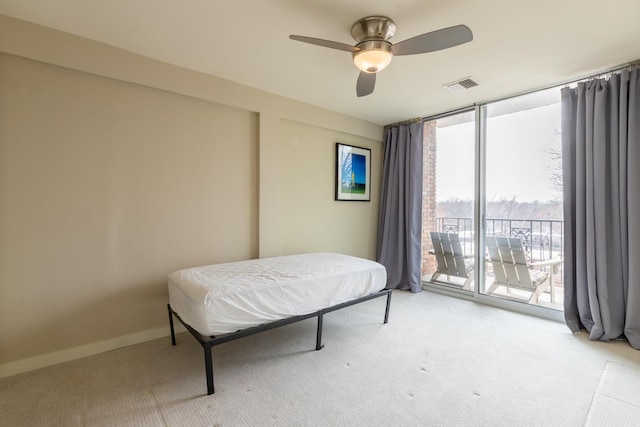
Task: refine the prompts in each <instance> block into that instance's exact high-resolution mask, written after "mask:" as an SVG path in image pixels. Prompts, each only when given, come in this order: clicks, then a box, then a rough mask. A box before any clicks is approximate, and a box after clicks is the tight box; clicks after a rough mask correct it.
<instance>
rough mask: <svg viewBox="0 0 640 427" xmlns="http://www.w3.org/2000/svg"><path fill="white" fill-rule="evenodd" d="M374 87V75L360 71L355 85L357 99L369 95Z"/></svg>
mask: <svg viewBox="0 0 640 427" xmlns="http://www.w3.org/2000/svg"><path fill="white" fill-rule="evenodd" d="M375 86H376V73H365V72H364V71H361V72H360V75H359V76H358V83H357V84H356V93H357V94H358V98H360V97H361V96H367V95H370V94H371V93H372V92H373V88H374V87H375Z"/></svg>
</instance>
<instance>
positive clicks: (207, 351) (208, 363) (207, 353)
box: [202, 343, 215, 395]
mask: <svg viewBox="0 0 640 427" xmlns="http://www.w3.org/2000/svg"><path fill="white" fill-rule="evenodd" d="M202 348H204V364H205V370H206V371H207V394H208V395H211V394H213V393H215V391H214V389H213V358H212V357H211V344H210V343H203V345H202Z"/></svg>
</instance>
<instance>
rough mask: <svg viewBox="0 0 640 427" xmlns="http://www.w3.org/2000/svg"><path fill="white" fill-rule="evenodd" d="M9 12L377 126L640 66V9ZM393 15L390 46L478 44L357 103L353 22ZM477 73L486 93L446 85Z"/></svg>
mask: <svg viewBox="0 0 640 427" xmlns="http://www.w3.org/2000/svg"><path fill="white" fill-rule="evenodd" d="M0 13H2V14H5V15H9V16H13V17H16V18H20V19H23V20H26V21H30V22H34V23H37V24H41V25H45V26H48V27H52V28H55V29H59V30H63V31H66V32H69V33H72V34H76V35H79V36H83V37H87V38H90V39H93V40H97V41H101V42H104V43H107V44H110V45H113V46H117V47H120V48H123V49H126V50H129V51H132V52H136V53H139V54H142V55H145V56H148V57H151V58H155V59H158V60H161V61H165V62H169V63H172V64H175V65H180V66H182V67H185V68H189V69H193V70H197V71H202V72H205V73H210V74H212V75H215V76H218V77H222V78H225V79H228V80H233V81H235V82H238V83H242V84H245V85H248V86H252V87H255V88H259V89H263V90H265V91H268V92H272V93H276V94H279V95H282V96H285V97H288V98H293V99H296V100H299V101H303V102H307V103H310V104H314V105H317V106H320V107H324V108H327V109H330V110H334V111H339V112H341V113H345V114H349V115H351V116H354V117H359V118H362V119H365V120H368V121H371V122H374V123H378V124H388V123H392V122H396V121H400V120H406V119H409V118H413V117H424V116H429V115H433V114H437V113H442V112H446V111H450V110H453V109H456V108H460V107H463V106H468V105H472V104H473V103H477V102H482V101H487V100H492V99H497V98H501V97H505V96H508V95H512V94H516V93H520V92H523V91H527V90H531V89H536V88H540V87H544V86H548V85H551V84H556V83H562V82H566V81H567V80H570V79H573V78H578V77H584V76H587V75H590V74H593V73H596V72H600V71H602V70H604V69H607V68H610V67H613V66H617V65H620V64H625V63H628V62H631V61H634V60H637V59H640V25H639V24H638V17H639V16H640V1H639V0H609V1H607V2H602V1H600V0H527V1H521V0H485V1H478V0H350V1H339V0H225V1H222V0H108V1H99V0H55V1H51V0H0ZM369 15H384V16H388V17H390V18H391V19H393V20H394V21H395V23H396V25H397V27H398V29H397V32H396V35H395V36H394V37H393V38H392V39H391V42H396V43H397V42H399V41H402V40H404V39H407V38H410V37H413V36H416V35H419V34H422V33H426V32H430V31H434V30H437V29H440V28H443V27H449V26H452V25H458V24H466V25H467V26H468V27H469V28H471V30H472V31H473V34H474V40H473V41H472V42H471V43H467V44H464V45H460V46H457V47H454V48H451V49H447V50H444V51H439V52H433V53H427V54H422V55H412V56H402V57H397V58H394V60H393V61H392V63H391V64H390V65H389V67H388V68H387V69H385V70H383V71H382V72H380V74H378V78H377V83H376V89H375V92H374V93H373V94H372V95H369V96H367V97H363V98H358V97H356V93H355V84H356V79H357V76H358V70H357V69H356V68H355V66H354V65H353V62H352V61H351V56H350V54H349V53H347V52H342V51H338V50H333V49H327V48H322V47H318V46H313V45H309V44H305V43H300V42H295V41H292V40H290V39H289V38H288V36H289V34H299V35H306V36H311V37H317V38H323V39H329V40H335V41H339V42H343V43H348V44H355V41H354V40H353V39H352V38H351V34H350V30H351V26H352V24H353V23H354V22H355V21H357V20H358V19H360V18H363V17H365V16H369ZM468 76H472V77H474V78H475V79H476V80H477V81H479V82H480V86H478V87H475V88H472V89H470V90H468V91H466V92H463V93H458V94H452V93H450V92H448V91H447V90H445V89H444V88H442V85H443V84H445V83H448V82H451V81H454V80H457V79H460V78H464V77H468Z"/></svg>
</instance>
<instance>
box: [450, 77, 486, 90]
mask: <svg viewBox="0 0 640 427" xmlns="http://www.w3.org/2000/svg"><path fill="white" fill-rule="evenodd" d="M478 84H479V83H478V82H477V81H475V80H474V79H473V78H472V77H465V78H464V79H460V80H456V81H455V82H451V83H447V84H444V85H442V87H444V88H445V89H447V90H448V91H449V92H451V93H459V92H462V91H465V90H467V89H471V88H472V87H474V86H478Z"/></svg>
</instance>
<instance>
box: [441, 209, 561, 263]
mask: <svg viewBox="0 0 640 427" xmlns="http://www.w3.org/2000/svg"><path fill="white" fill-rule="evenodd" d="M435 226H436V231H440V232H446V233H457V234H458V236H459V237H460V243H461V245H462V249H463V251H464V253H465V254H471V253H473V252H474V248H473V245H474V243H473V242H474V234H473V231H474V230H473V219H472V218H455V217H438V218H436V219H435ZM486 234H487V235H488V236H505V237H519V238H520V239H521V240H522V244H523V246H524V247H525V248H526V250H527V256H528V257H529V261H532V262H533V261H542V260H547V259H551V258H560V257H562V252H563V250H564V221H559V220H553V219H500V218H488V219H487V220H486Z"/></svg>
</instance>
